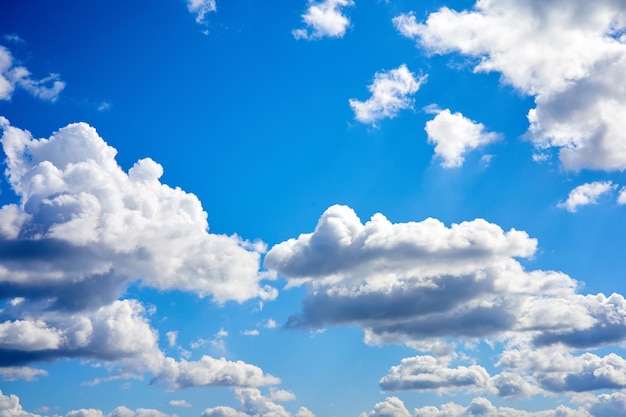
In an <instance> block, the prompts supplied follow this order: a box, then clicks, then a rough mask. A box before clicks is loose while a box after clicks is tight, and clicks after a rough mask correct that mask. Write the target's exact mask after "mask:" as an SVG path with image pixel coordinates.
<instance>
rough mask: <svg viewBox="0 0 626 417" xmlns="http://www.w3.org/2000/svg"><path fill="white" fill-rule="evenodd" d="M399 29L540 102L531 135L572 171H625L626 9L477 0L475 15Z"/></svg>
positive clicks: (409, 18)
mask: <svg viewBox="0 0 626 417" xmlns="http://www.w3.org/2000/svg"><path fill="white" fill-rule="evenodd" d="M393 22H394V24H395V26H396V28H397V29H398V31H399V32H400V33H401V34H402V35H404V36H406V37H408V38H411V39H414V40H416V41H417V42H418V44H419V45H420V46H422V47H424V48H425V49H426V50H427V51H429V52H430V53H437V54H445V53H451V52H458V53H461V54H463V55H466V56H470V57H474V58H476V59H477V65H476V66H475V68H474V70H475V71H476V72H492V71H495V72H499V73H500V74H502V79H503V81H504V82H506V83H508V84H510V85H512V86H514V87H515V88H517V89H518V90H520V91H521V92H523V93H526V94H529V95H532V96H534V97H535V103H536V108H534V109H532V110H530V111H529V113H528V119H529V121H530V127H529V134H530V136H531V138H532V140H533V142H534V144H535V146H536V147H537V148H539V149H547V148H557V149H559V150H560V159H561V161H562V163H563V165H564V167H565V168H566V169H570V170H579V169H584V168H590V169H604V170H623V169H624V168H626V141H625V140H624V135H623V129H622V128H621V120H623V119H624V117H625V115H626V88H624V86H623V83H622V82H621V81H620V80H621V74H623V73H624V71H625V69H626V38H625V37H624V36H623V29H624V28H625V27H626V7H625V6H624V3H623V2H620V1H615V0H606V1H600V2H587V1H584V0H576V1H571V2H568V4H567V7H563V3H562V2H560V1H543V2H518V1H514V0H479V1H477V2H476V4H475V6H474V9H473V10H471V11H462V12H458V11H454V10H450V9H448V8H445V7H444V8H441V9H440V10H439V11H437V12H435V13H432V14H430V15H429V16H428V18H427V19H426V21H425V22H424V23H419V22H418V21H417V19H416V17H415V15H414V14H412V13H409V14H403V15H400V16H397V17H396V18H394V19H393Z"/></svg>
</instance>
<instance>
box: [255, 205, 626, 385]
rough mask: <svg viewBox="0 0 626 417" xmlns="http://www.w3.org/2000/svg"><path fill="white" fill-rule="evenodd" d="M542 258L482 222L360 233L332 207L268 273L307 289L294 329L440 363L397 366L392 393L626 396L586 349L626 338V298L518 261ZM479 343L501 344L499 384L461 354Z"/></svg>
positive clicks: (275, 256)
mask: <svg viewBox="0 0 626 417" xmlns="http://www.w3.org/2000/svg"><path fill="white" fill-rule="evenodd" d="M536 248H537V241H536V240H535V239H533V238H531V237H529V236H528V235H527V234H526V233H525V232H522V231H518V230H514V229H511V230H509V231H504V230H502V229H501V228H500V227H499V226H498V225H495V224H493V223H489V222H487V221H485V220H482V219H476V220H472V221H468V222H463V223H460V224H453V225H452V226H450V227H447V226H445V225H444V224H443V223H442V222H440V221H438V220H436V219H432V218H429V219H426V220H424V221H421V222H409V223H396V224H394V223H391V222H390V221H389V220H387V219H386V218H385V217H384V216H383V215H382V214H375V215H374V216H372V218H371V219H370V220H369V221H368V222H366V223H365V224H363V223H362V222H361V220H360V219H359V218H358V217H357V215H356V213H355V212H354V211H353V210H352V209H350V208H349V207H346V206H332V207H330V208H329V209H328V210H326V212H325V213H324V214H323V215H322V216H321V218H320V219H319V221H318V224H317V226H316V228H315V231H314V232H312V233H307V234H302V235H300V236H299V237H298V238H297V239H289V240H287V241H285V242H282V243H280V244H278V245H276V246H274V247H273V248H272V249H271V250H270V251H269V252H268V253H267V255H266V258H265V265H266V266H267V267H268V268H271V269H273V270H276V271H278V272H279V273H280V274H282V275H284V276H285V277H287V278H288V279H289V280H290V281H291V283H292V284H294V285H296V284H305V285H306V286H307V289H308V291H307V295H306V296H305V298H304V300H303V302H302V313H301V314H299V315H294V316H292V317H291V318H290V320H289V322H288V323H287V327H295V328H311V327H322V326H325V325H354V324H356V325H359V326H360V327H362V328H363V330H364V332H365V341H366V342H367V343H370V344H382V343H404V344H407V345H408V346H412V347H414V348H415V349H417V350H419V351H430V352H432V353H434V355H435V356H430V355H418V356H415V357H411V358H406V359H404V360H403V361H402V363H401V364H400V365H398V366H394V367H392V368H391V369H390V370H389V373H388V375H386V376H384V377H383V378H382V379H381V380H380V385H381V387H382V388H383V389H385V390H390V391H396V390H413V391H437V392H442V391H450V390H452V391H459V390H461V391H472V392H477V391H478V392H481V393H485V394H495V395H499V396H502V397H516V396H525V395H533V394H537V393H542V392H543V393H549V392H584V391H593V390H598V389H604V388H612V389H616V388H617V389H619V388H626V379H625V378H624V377H623V375H625V374H626V361H625V360H624V359H622V357H621V356H619V355H618V354H617V353H609V354H607V355H605V356H599V355H597V354H595V353H591V352H589V351H587V350H593V349H596V348H600V347H609V348H610V347H612V346H615V345H617V344H621V343H623V342H624V341H625V340H626V319H625V317H626V300H624V297H623V296H621V295H619V294H612V295H610V296H608V297H607V296H605V295H603V294H597V295H582V294H579V293H578V292H577V289H578V286H579V284H578V283H577V282H576V281H575V280H573V279H572V278H570V277H569V276H567V275H566V274H563V273H559V272H555V271H543V270H534V271H527V270H525V268H523V267H522V265H521V264H520V262H519V261H518V260H517V259H516V258H530V257H532V256H533V255H534V254H535V251H536ZM483 340H486V341H489V343H498V344H501V345H502V348H503V350H502V352H501V354H500V358H499V360H498V361H497V363H496V366H497V367H499V368H500V369H501V372H500V373H498V374H495V375H492V374H491V373H490V372H489V371H488V370H487V369H486V368H485V367H483V366H482V365H481V364H479V363H463V358H462V356H463V355H459V354H457V353H455V352H454V345H455V344H458V343H466V342H467V341H471V342H472V343H477V342H480V341H483ZM581 351H583V352H581Z"/></svg>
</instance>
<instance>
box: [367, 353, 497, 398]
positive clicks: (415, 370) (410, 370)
mask: <svg viewBox="0 0 626 417" xmlns="http://www.w3.org/2000/svg"><path fill="white" fill-rule="evenodd" d="M489 378H490V377H489V374H488V373H487V371H486V370H485V368H483V367H482V366H478V365H472V366H469V367H466V366H460V367H458V368H448V367H446V366H445V364H443V363H441V362H439V361H437V359H436V358H434V357H432V356H415V357H412V358H405V359H402V362H401V363H400V365H398V366H393V367H392V368H391V369H390V370H389V373H388V374H387V375H386V376H384V377H383V378H382V379H381V380H380V382H379V383H380V386H381V388H382V389H384V390H386V391H404V390H414V391H420V390H439V389H445V390H447V389H450V388H452V389H454V388H468V389H473V388H476V389H484V388H485V387H486V386H487V384H488V382H489Z"/></svg>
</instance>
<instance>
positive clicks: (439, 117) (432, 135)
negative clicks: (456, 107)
mask: <svg viewBox="0 0 626 417" xmlns="http://www.w3.org/2000/svg"><path fill="white" fill-rule="evenodd" d="M429 111H431V112H434V113H435V114H436V116H435V118H434V119H433V120H430V121H428V122H426V127H425V130H426V133H427V135H428V142H429V143H432V144H434V145H435V155H437V156H438V157H439V158H441V159H442V160H443V161H442V162H441V166H443V167H444V168H458V167H460V166H461V165H463V161H464V158H463V155H464V154H465V153H466V152H468V151H471V150H473V149H476V148H478V147H480V146H484V145H487V144H489V143H491V142H495V141H498V140H500V139H501V136H500V135H499V134H497V133H493V132H487V131H485V126H484V125H483V124H482V123H476V122H474V121H472V120H470V119H468V118H467V117H465V116H463V115H462V114H461V113H458V112H457V113H451V112H450V110H448V109H445V110H440V109H436V108H435V109H432V110H429Z"/></svg>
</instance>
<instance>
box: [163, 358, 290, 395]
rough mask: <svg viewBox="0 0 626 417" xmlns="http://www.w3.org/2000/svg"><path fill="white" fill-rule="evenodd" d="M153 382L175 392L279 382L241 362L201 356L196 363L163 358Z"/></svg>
mask: <svg viewBox="0 0 626 417" xmlns="http://www.w3.org/2000/svg"><path fill="white" fill-rule="evenodd" d="M153 382H165V384H166V385H167V386H168V388H169V389H172V390H178V389H182V388H188V387H200V386H225V387H232V386H237V387H257V386H261V385H274V384H278V383H280V379H278V378H276V377H274V376H272V375H267V374H265V373H263V370H261V368H259V367H258V366H254V365H250V364H248V363H245V362H242V361H236V362H233V361H227V360H226V359H224V358H221V359H215V358H212V357H210V356H203V357H202V358H201V359H200V360H199V361H186V360H184V359H182V360H180V361H175V360H174V359H172V358H166V359H165V361H164V363H163V364H162V367H161V370H160V373H159V374H158V376H156V377H155V379H154V380H153Z"/></svg>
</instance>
